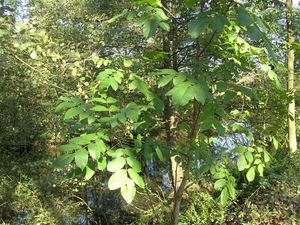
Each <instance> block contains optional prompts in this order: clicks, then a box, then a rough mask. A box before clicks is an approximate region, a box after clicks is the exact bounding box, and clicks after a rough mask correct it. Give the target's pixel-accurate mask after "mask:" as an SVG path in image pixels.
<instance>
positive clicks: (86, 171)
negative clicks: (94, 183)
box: [83, 166, 95, 180]
mask: <svg viewBox="0 0 300 225" xmlns="http://www.w3.org/2000/svg"><path fill="white" fill-rule="evenodd" d="M94 174H95V170H93V169H92V168H90V167H89V166H86V167H85V168H84V170H83V178H84V180H89V179H91V177H92V176H93V175H94Z"/></svg>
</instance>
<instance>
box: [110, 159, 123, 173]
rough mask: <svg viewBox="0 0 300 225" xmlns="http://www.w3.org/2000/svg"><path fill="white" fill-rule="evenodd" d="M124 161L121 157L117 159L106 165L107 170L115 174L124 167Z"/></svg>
mask: <svg viewBox="0 0 300 225" xmlns="http://www.w3.org/2000/svg"><path fill="white" fill-rule="evenodd" d="M125 163H126V160H125V159H124V158H123V157H118V158H115V159H113V160H112V161H110V162H108V163H107V170H108V171H110V172H115V171H118V170H120V169H122V168H123V167H124V166H125Z"/></svg>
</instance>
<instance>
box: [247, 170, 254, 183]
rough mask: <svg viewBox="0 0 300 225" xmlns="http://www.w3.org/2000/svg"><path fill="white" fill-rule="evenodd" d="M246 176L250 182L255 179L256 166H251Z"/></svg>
mask: <svg viewBox="0 0 300 225" xmlns="http://www.w3.org/2000/svg"><path fill="white" fill-rule="evenodd" d="M246 178H247V180H248V181H249V182H251V181H253V180H254V178H255V167H251V168H250V169H249V170H248V172H247V174H246Z"/></svg>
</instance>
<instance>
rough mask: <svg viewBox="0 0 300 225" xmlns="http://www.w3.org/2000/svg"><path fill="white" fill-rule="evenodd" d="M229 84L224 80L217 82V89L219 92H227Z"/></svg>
mask: <svg viewBox="0 0 300 225" xmlns="http://www.w3.org/2000/svg"><path fill="white" fill-rule="evenodd" d="M227 87H228V84H227V83H224V82H218V83H217V90H218V92H225V91H226V90H227Z"/></svg>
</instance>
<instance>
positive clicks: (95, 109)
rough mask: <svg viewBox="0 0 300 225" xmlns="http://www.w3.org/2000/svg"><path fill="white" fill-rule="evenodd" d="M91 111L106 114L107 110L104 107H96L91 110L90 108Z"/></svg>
mask: <svg viewBox="0 0 300 225" xmlns="http://www.w3.org/2000/svg"><path fill="white" fill-rule="evenodd" d="M91 110H92V111H96V112H107V111H108V108H106V107H105V106H103V105H97V106H95V107H93V108H91Z"/></svg>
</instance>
